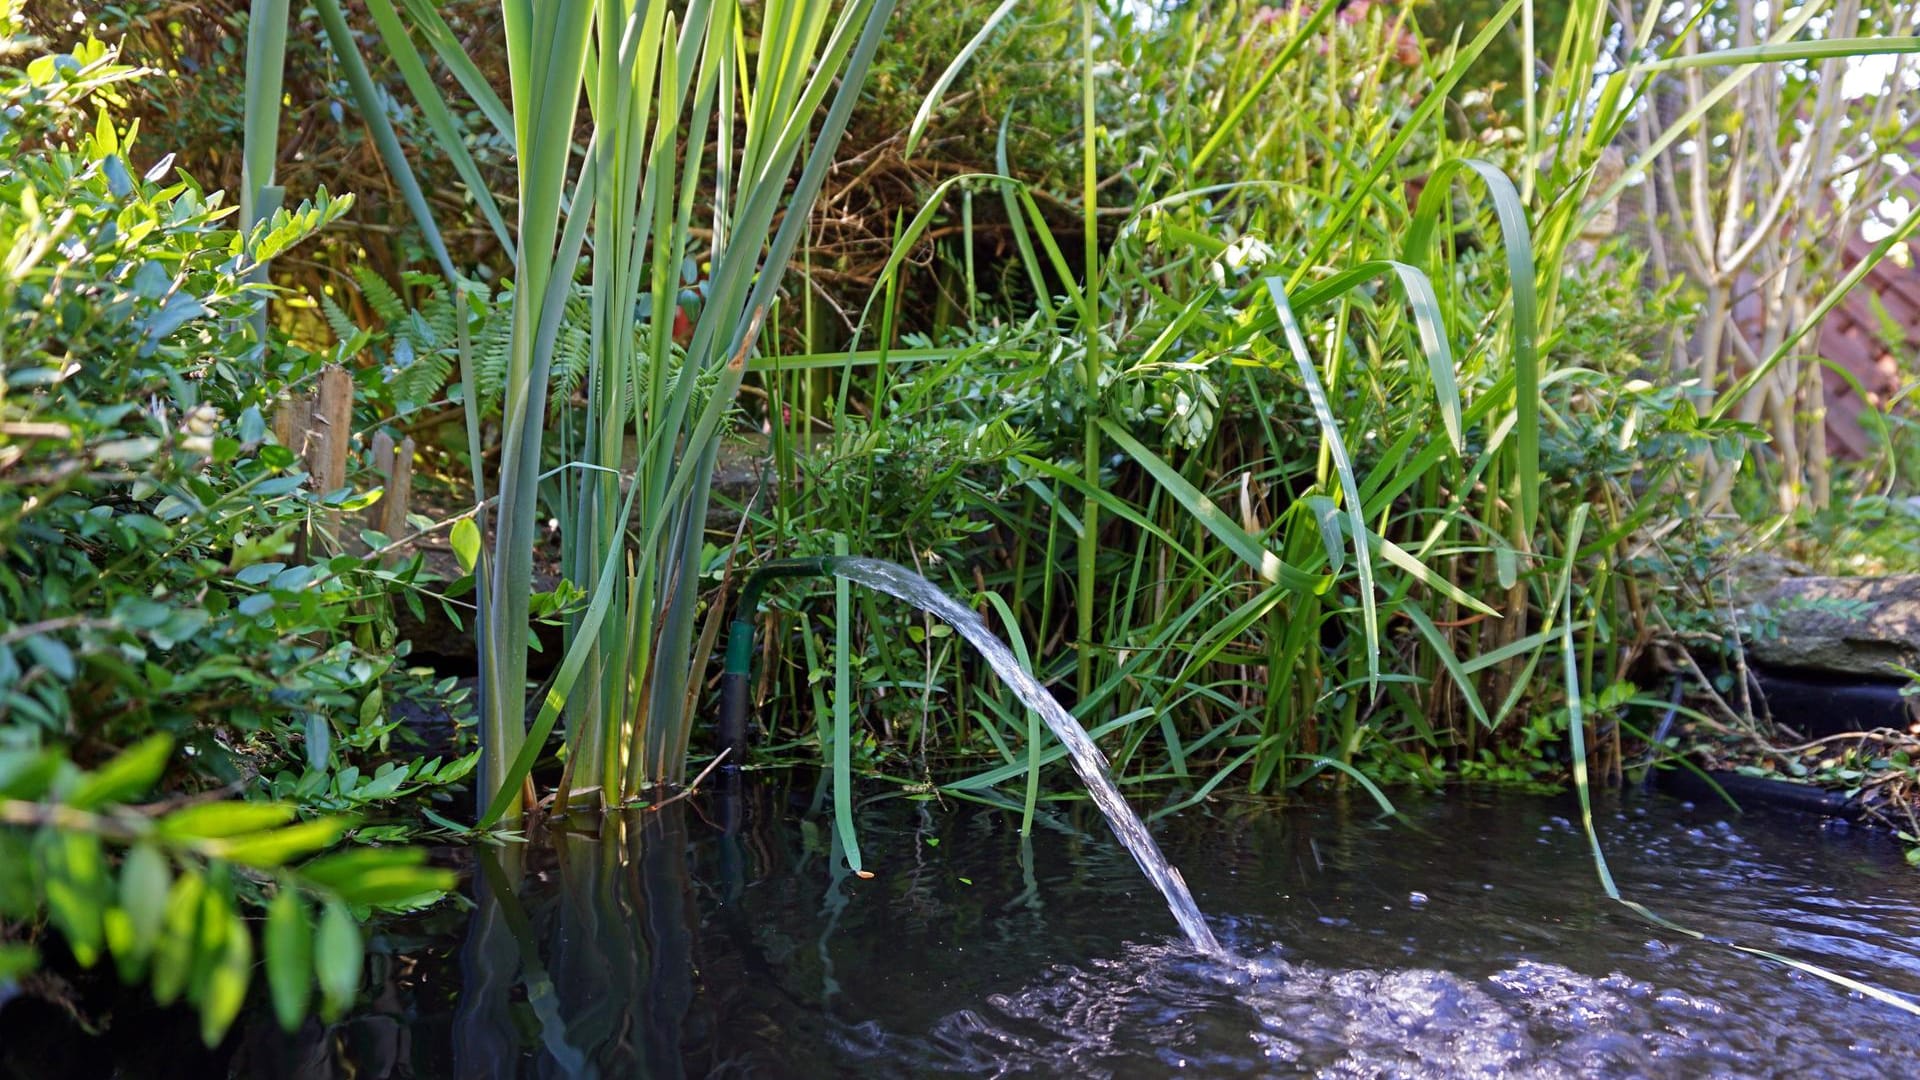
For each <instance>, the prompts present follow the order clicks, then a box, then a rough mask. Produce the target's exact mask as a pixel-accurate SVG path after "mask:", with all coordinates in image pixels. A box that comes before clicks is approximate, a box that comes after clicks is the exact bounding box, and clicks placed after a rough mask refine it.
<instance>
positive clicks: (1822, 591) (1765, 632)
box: [1741, 574, 1920, 679]
mask: <svg viewBox="0 0 1920 1080" xmlns="http://www.w3.org/2000/svg"><path fill="white" fill-rule="evenodd" d="M1749 595H1750V596H1752V597H1753V598H1752V599H1750V600H1748V601H1747V602H1746V603H1744V604H1743V605H1742V610H1741V627H1742V631H1743V633H1744V634H1745V636H1746V646H1747V655H1748V657H1749V658H1750V659H1751V660H1753V661H1754V662H1755V663H1759V664H1767V665H1771V666H1775V667H1782V668H1796V669H1800V670H1805V671H1825V672H1834V673H1838V674H1846V675H1864V676H1870V677H1877V678H1882V679H1885V678H1898V677H1899V676H1900V673H1899V672H1898V671H1896V670H1894V668H1893V667H1892V666H1891V665H1898V666H1900V667H1906V668H1916V669H1920V574H1895V575H1889V576H1886V577H1817V576H1809V577H1791V576H1789V577H1782V578H1780V579H1779V580H1778V581H1776V582H1774V583H1773V584H1771V586H1770V587H1767V588H1765V590H1764V591H1758V590H1756V591H1755V593H1752V594H1749Z"/></svg>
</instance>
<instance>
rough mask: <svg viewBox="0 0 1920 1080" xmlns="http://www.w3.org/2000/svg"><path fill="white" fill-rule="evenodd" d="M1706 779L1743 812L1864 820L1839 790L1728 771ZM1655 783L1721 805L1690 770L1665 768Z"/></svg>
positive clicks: (1856, 803)
mask: <svg viewBox="0 0 1920 1080" xmlns="http://www.w3.org/2000/svg"><path fill="white" fill-rule="evenodd" d="M1706 775H1707V777H1708V778H1711V779H1712V781H1713V783H1715V784H1718V785H1720V789H1721V791H1725V792H1726V793H1727V794H1728V795H1729V796H1731V797H1732V799H1733V801H1734V802H1737V803H1739V804H1740V806H1741V808H1742V809H1750V808H1753V807H1756V806H1764V807H1770V808H1773V809H1778V810H1792V811H1795V812H1798V813H1802V814H1818V815H1820V816H1822V817H1832V818H1842V819H1844V820H1847V821H1862V820H1865V818H1866V811H1865V808H1864V807H1862V806H1861V805H1860V803H1859V801H1858V800H1855V799H1850V798H1848V797H1847V796H1846V795H1844V794H1841V793H1840V792H1838V791H1830V790H1828V789H1826V788H1820V787H1815V786H1813V785H1812V784H1796V783H1794V782H1792V781H1790V780H1769V779H1767V778H1765V777H1760V776H1748V775H1747V774H1745V773H1739V772H1734V771H1732V770H1729V769H1712V770H1708V771H1707V774H1706ZM1655 784H1656V785H1657V786H1658V787H1659V789H1660V790H1662V791H1665V792H1667V793H1668V794H1671V795H1678V796H1680V797H1682V798H1688V799H1693V800H1695V801H1697V802H1707V801H1711V802H1716V803H1718V802H1721V801H1722V800H1721V798H1720V793H1719V792H1716V791H1715V790H1713V788H1712V787H1711V786H1710V785H1709V784H1708V783H1707V780H1705V779H1702V778H1701V776H1700V774H1698V773H1696V772H1694V771H1693V770H1691V769H1666V770H1662V771H1661V772H1660V773H1658V774H1657V778H1656V780H1655Z"/></svg>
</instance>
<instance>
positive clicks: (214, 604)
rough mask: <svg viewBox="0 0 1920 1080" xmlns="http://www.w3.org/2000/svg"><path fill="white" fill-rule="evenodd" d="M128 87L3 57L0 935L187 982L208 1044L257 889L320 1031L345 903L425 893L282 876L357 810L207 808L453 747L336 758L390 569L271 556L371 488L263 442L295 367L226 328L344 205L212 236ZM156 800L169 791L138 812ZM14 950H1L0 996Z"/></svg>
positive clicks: (432, 876) (315, 876) (246, 966)
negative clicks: (315, 475)
mask: <svg viewBox="0 0 1920 1080" xmlns="http://www.w3.org/2000/svg"><path fill="white" fill-rule="evenodd" d="M142 74H144V73H143V72H141V71H139V70H137V69H135V68H133V67H131V66H129V65H124V64H120V63H118V62H117V60H116V57H115V55H114V53H113V51H112V50H111V49H109V48H107V47H106V46H104V45H102V44H101V43H99V42H98V41H95V40H92V39H89V40H88V41H87V42H85V43H84V44H83V45H81V46H80V47H78V48H76V49H75V50H74V51H73V52H71V53H68V54H62V55H56V56H47V57H42V58H39V59H35V60H33V61H32V62H31V63H29V64H28V65H27V67H26V69H25V70H24V71H16V70H11V69H0V386H4V391H3V393H4V397H0V937H4V938H6V939H12V938H13V937H15V932H16V931H19V932H22V933H24V934H26V935H27V936H28V937H30V938H31V937H34V936H37V927H38V926H39V924H40V920H41V919H42V917H43V913H44V917H45V919H46V920H47V922H48V924H49V925H51V927H52V928H54V929H56V930H58V931H59V933H60V937H61V939H62V940H63V941H64V942H65V945H66V948H67V950H68V952H69V953H70V954H71V956H72V957H73V959H74V960H75V961H76V962H77V963H78V964H80V965H81V966H83V967H87V966H91V965H93V964H94V963H95V962H96V961H97V960H98V959H99V958H101V957H102V956H103V955H106V954H110V955H111V956H112V957H113V959H114V961H115V963H116V965H117V967H118V969H119V971H120V973H121V975H122V976H123V977H124V978H126V979H128V980H134V979H146V980H147V981H148V982H149V984H150V985H151V987H152V988H153V990H154V993H155V996H156V997H157V998H158V999H159V1000H161V1001H163V1002H165V1001H170V1000H173V999H174V998H175V997H178V996H181V995H183V994H184V996H185V997H186V998H187V999H188V1000H190V1001H191V1002H193V1003H194V1004H195V1005H196V1006H197V1007H198V1008H199V1010H200V1013H201V1018H202V1023H203V1035H204V1036H205V1037H206V1038H207V1039H208V1041H209V1042H213V1041H217V1040H218V1039H219V1038H220V1037H221V1036H222V1034H223V1033H224V1031H225V1030H226V1027H227V1025H228V1024H229V1023H231V1021H232V1019H233V1017H234V1013H235V1011H236V1010H237V1009H238V1008H239V1006H240V1003H241V1001H242V1000H243V999H244V996H245V993H246V990H247V987H248V986H249V984H250V983H251V981H252V978H253V964H252V959H251V958H252V955H253V945H252V937H251V932H250V930H249V929H248V927H247V924H246V922H245V921H244V919H243V917H242V914H241V912H242V911H243V910H244V908H245V907H246V906H248V905H251V904H254V903H256V902H266V899H267V898H268V897H269V896H271V897H273V899H272V901H271V903H270V904H269V907H268V910H269V916H268V921H267V925H266V929H267V932H266V937H265V950H266V952H265V955H266V959H267V973H268V977H269V981H270V982H271V983H272V984H273V988H274V997H275V1001H276V1005H278V1006H279V1008H280V1010H281V1018H282V1019H283V1021H285V1022H287V1023H288V1024H292V1023H294V1022H296V1021H297V1020H298V1019H300V1016H301V1014H302V1013H303V1012H304V1010H305V1002H306V1000H307V998H308V996H309V993H310V988H311V985H312V984H313V983H314V981H315V980H316V979H317V980H318V983H319V986H320V988H321V990H322V991H323V996H324V998H325V1000H326V1002H327V1007H328V1011H329V1012H337V1011H338V1010H339V1009H340V1008H342V1007H344V1005H345V1003H347V1002H349V1001H351V999H352V997H353V994H354V992H355V989H356V987H357V972H358V968H359V950H360V944H359V940H360V939H359V932H358V930H357V929H356V927H355V924H354V922H353V919H352V918H351V917H350V915H349V909H348V905H349V904H351V905H356V906H357V908H358V910H359V911H360V912H361V913H362V914H364V912H365V911H366V909H367V908H368V907H369V906H391V905H396V904H398V905H403V906H404V905H411V904H416V903H419V902H421V901H423V900H426V899H431V898H433V897H437V896H438V895H439V893H440V891H441V890H442V889H444V888H445V887H446V885H447V884H448V883H449V881H448V878H447V875H445V874H442V873H439V872H437V871H428V870H426V869H425V868H423V867H421V866H420V865H419V860H420V854H421V853H419V852H410V851H407V850H404V849H391V850H379V851H376V850H370V849H369V850H360V851H349V852H345V853H342V854H338V855H331V856H321V857H320V859H319V860H317V861H310V862H307V863H305V864H303V865H301V866H298V867H294V866H292V865H291V864H292V863H293V862H295V861H297V860H300V859H303V858H306V857H308V856H312V855H315V854H317V853H319V852H321V851H323V850H324V849H326V848H328V847H330V846H332V845H333V844H334V843H335V842H336V841H338V840H339V839H340V837H341V836H342V835H343V834H344V833H345V832H346V831H347V830H348V829H350V828H351V827H352V826H353V825H354V824H355V821H356V819H355V818H353V817H350V816H344V815H342V816H333V817H316V818H312V819H310V820H305V821H297V820H296V816H297V814H298V813H299V812H300V807H299V806H297V805H296V804H295V803H293V802H279V803H265V802H260V803H250V802H232V801H218V796H220V795H223V794H231V793H233V792H243V793H245V794H248V795H251V796H255V797H258V796H259V795H261V794H264V786H263V785H262V784H261V782H260V779H259V778H260V775H261V774H262V773H264V772H270V771H274V770H278V771H281V772H283V773H285V772H288V771H289V770H291V771H293V772H297V773H300V774H301V779H299V780H297V781H287V782H283V783H282V784H281V787H282V788H283V789H284V790H283V791H282V792H281V793H282V794H283V795H285V796H287V797H289V798H294V799H300V800H302V801H303V802H305V803H307V804H309V805H311V804H312V803H313V802H316V801H329V800H330V801H331V805H333V806H334V807H336V808H341V809H345V808H349V807H352V808H357V807H360V806H364V805H366V804H368V803H370V802H372V801H374V798H375V796H378V795H386V796H392V795H395V794H397V793H399V792H400V791H401V790H402V789H403V787H404V786H406V785H411V789H415V790H417V789H418V788H419V787H420V786H421V785H422V784H437V783H442V782H450V781H452V780H454V779H457V778H458V776H459V775H460V774H461V773H463V772H464V770H465V769H466V768H470V767H471V764H472V760H471V759H464V760H463V761H459V762H453V763H450V764H442V763H440V762H433V763H428V764H427V765H425V766H421V765H419V764H390V765H387V766H385V767H384V768H383V769H381V770H379V775H378V777H377V778H376V777H375V776H373V775H369V776H368V777H367V778H366V780H365V781H361V780H360V779H359V769H358V768H357V767H355V766H351V765H346V764H345V762H346V760H347V758H348V757H349V756H350V755H352V756H356V757H358V758H359V760H366V759H365V757H364V756H363V755H362V754H361V752H371V751H374V750H377V749H378V748H379V747H378V746H376V745H375V743H376V741H382V742H383V741H384V739H385V735H386V733H387V732H388V731H390V730H391V728H392V724H391V722H390V721H389V720H388V719H387V717H386V716H385V715H384V713H383V711H382V706H381V701H382V695H383V689H382V685H381V684H382V680H383V677H384V676H386V675H387V674H388V673H389V670H390V668H391V667H392V665H393V663H394V657H395V656H396V655H397V654H402V653H404V650H402V649H396V648H395V647H394V645H393V643H392V641H391V639H390V633H391V631H390V630H389V629H387V624H389V623H390V619H389V618H388V617H387V615H386V605H385V596H386V593H387V592H388V590H389V589H390V588H393V587H395V586H397V585H398V584H399V582H400V581H401V580H402V579H404V578H406V577H407V576H408V575H409V574H410V573H411V572H413V571H412V570H411V569H403V570H398V571H386V570H382V569H380V568H379V567H378V564H377V563H376V562H374V561H372V560H368V559H362V558H357V557H353V556H344V555H343V556H339V557H337V558H334V559H332V560H325V561H320V562H311V563H310V562H305V561H301V560H297V559H295V558H294V554H295V552H296V550H297V549H298V547H299V545H300V542H301V539H302V537H303V536H311V544H312V546H313V549H314V550H316V551H317V550H320V549H321V548H322V547H323V546H324V545H325V544H326V542H327V541H326V539H325V537H324V535H323V534H322V532H321V530H320V525H321V524H322V523H323V522H325V521H329V520H333V519H332V517H331V515H332V514H333V513H334V512H336V511H337V512H341V513H345V512H350V511H351V510H353V509H355V508H356V506H357V505H359V504H362V503H364V502H366V501H368V499H369V496H367V495H361V496H354V495H353V493H352V492H351V490H342V491H338V492H327V493H315V492H311V491H309V490H308V482H307V477H306V476H305V474H304V473H302V472H301V470H300V468H299V464H298V462H297V461H296V458H295V456H294V454H293V453H292V452H291V451H290V450H288V449H286V448H284V447H281V446H278V445H275V444H274V443H273V442H272V440H271V438H270V436H269V431H268V428H269V424H268V422H267V419H266V418H267V416H268V415H269V414H270V412H271V411H272V409H273V407H274V404H275V402H276V401H277V400H278V399H279V398H280V397H281V396H282V395H284V394H287V393H289V392H291V391H294V390H296V389H298V388H299V387H300V384H301V382H302V380H304V379H305V378H307V377H308V376H309V375H310V374H312V372H313V371H314V370H316V368H317V362H316V361H315V360H313V359H311V358H308V357H306V356H304V355H303V354H301V353H299V352H298V351H295V350H290V349H287V348H285V347H284V346H283V345H281V344H279V343H264V344H263V343H257V342H255V341H253V340H252V339H251V335H250V333H249V332H248V331H247V330H246V329H245V328H244V326H243V323H244V320H245V318H246V316H247V314H248V312H249V311H250V310H252V308H253V307H254V305H256V304H258V303H260V302H262V301H263V299H264V298H265V295H266V290H265V289H264V287H262V286H258V285H252V284H248V283H247V281H248V277H249V274H250V271H251V269H252V267H253V266H254V265H255V264H256V262H257V261H258V260H261V259H265V258H268V257H270V256H271V255H273V254H276V253H282V252H285V251H286V250H288V249H289V248H291V247H292V246H293V245H295V244H297V243H299V242H300V241H302V240H304V239H306V238H307V237H308V236H310V235H311V234H312V233H313V232H314V231H315V230H316V229H318V228H320V227H321V226H323V225H325V224H326V223H327V222H329V221H331V220H333V219H335V218H337V217H338V216H339V215H340V214H341V213H342V212H343V211H345V210H346V209H347V207H348V206H350V205H351V201H350V200H349V199H347V198H344V197H342V198H332V197H329V196H328V195H326V194H325V193H324V192H320V193H317V194H316V195H315V197H314V198H313V199H311V200H309V201H308V202H306V203H304V204H302V205H301V206H299V207H298V208H297V209H294V210H292V211H290V212H285V211H283V212H281V213H279V214H276V215H274V216H273V217H272V218H271V219H269V220H267V221H265V222H263V223H262V225H261V227H260V228H259V229H257V230H256V231H255V232H254V233H253V234H252V235H249V236H241V235H239V234H238V233H236V232H234V231H233V229H232V228H230V227H229V225H228V224H227V222H226V218H227V216H228V209H227V207H226V206H225V204H224V201H223V199H222V198H221V196H220V194H219V193H217V192H214V193H209V192H206V191H205V190H203V189H202V188H201V187H200V185H199V184H198V183H196V182H195V180H194V179H193V178H192V177H191V176H189V175H187V174H186V173H185V172H184V171H182V170H179V169H177V168H176V167H175V165H174V163H173V159H172V158H171V157H164V158H161V159H160V160H159V161H158V162H157V163H155V164H154V165H152V166H150V167H148V168H147V169H145V170H142V171H136V170H135V168H134V167H133V165H132V164H131V162H132V161H133V157H132V154H131V152H130V151H131V150H132V143H133V140H134V137H135V131H134V129H133V125H127V126H122V125H120V124H119V123H117V122H116V120H115V115H114V108H113V106H114V103H115V102H116V101H117V100H120V94H121V91H123V90H124V89H125V88H126V87H127V86H128V85H129V84H130V82H131V81H132V80H134V79H136V78H138V77H140V76H141V75H142ZM123 747H124V748H125V749H124V750H123V749H121V748H123ZM176 747H178V748H180V749H181V750H182V751H183V754H181V755H179V756H177V757H176V756H175V755H174V754H173V751H174V749H175V748H176ZM170 763H171V766H170ZM337 766H344V767H343V768H339V769H338V770H337V771H336V767H337ZM367 771H368V773H369V774H373V773H374V772H375V769H374V767H373V766H372V765H371V763H369V764H368V769H367ZM349 775H350V776H351V777H352V781H353V782H351V783H341V782H340V781H341V779H342V778H343V777H346V776H349ZM369 784H374V785H378V786H377V787H376V788H373V789H372V790H371V792H370V790H369V787H368V785H369ZM156 786H161V787H162V788H163V789H164V790H166V791H168V792H170V793H173V794H175V795H177V796H179V797H178V798H175V799H171V800H169V801H167V802H164V803H161V804H157V805H149V806H141V805H137V804H136V800H139V799H141V798H143V797H145V796H146V795H147V794H148V793H149V792H150V791H152V790H153V789H154V788H155V787H156ZM215 789H221V790H215ZM354 796H358V797H357V798H356V797H354ZM109 852H116V853H117V852H124V854H123V855H120V856H119V857H115V856H113V855H110V854H109ZM343 868H347V869H352V870H354V873H352V874H348V873H345V872H344V871H343ZM362 870H364V871H367V874H371V875H372V876H371V877H369V876H367V874H363V873H360V871H362ZM381 880H383V881H385V882H386V884H385V885H384V886H380V887H377V888H372V889H369V888H368V887H367V885H368V882H369V881H381ZM315 902H317V903H319V904H320V905H321V906H320V907H319V908H318V909H315V908H314V906H313V905H314V903H315ZM315 910H318V911H319V912H320V916H319V919H318V923H317V928H316V924H315V923H314V921H313V914H314V912H315ZM34 959H35V951H34V949H33V948H32V946H30V945H27V944H23V943H18V942H16V943H14V944H9V945H5V946H0V979H7V980H11V979H12V978H14V977H15V976H16V975H17V974H18V973H19V971H20V970H21V969H22V968H24V967H26V966H29V965H31V964H32V963H33V962H34Z"/></svg>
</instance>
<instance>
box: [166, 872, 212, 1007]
mask: <svg viewBox="0 0 1920 1080" xmlns="http://www.w3.org/2000/svg"><path fill="white" fill-rule="evenodd" d="M205 889H206V882H205V880H204V879H203V878H201V876H200V874H199V873H198V872H196V871H192V870H188V871H186V872H185V873H182V874H181V875H180V877H179V879H178V880H177V881H175V882H174V884H173V891H172V892H171V893H170V894H168V896H167V919H166V932H165V933H164V934H162V935H161V936H160V942H159V945H158V946H157V947H156V948H155V949H154V953H153V1000H155V1001H156V1002H159V1003H160V1004H162V1005H170V1004H172V1003H173V1002H174V1001H175V1000H176V999H177V998H179V996H180V994H181V992H182V991H184V990H185V989H186V988H187V982H188V980H189V979H190V978H191V977H192V974H193V942H194V937H195V931H196V929H197V928H198V926H199V925H200V894H201V893H202V892H204V891H205Z"/></svg>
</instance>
